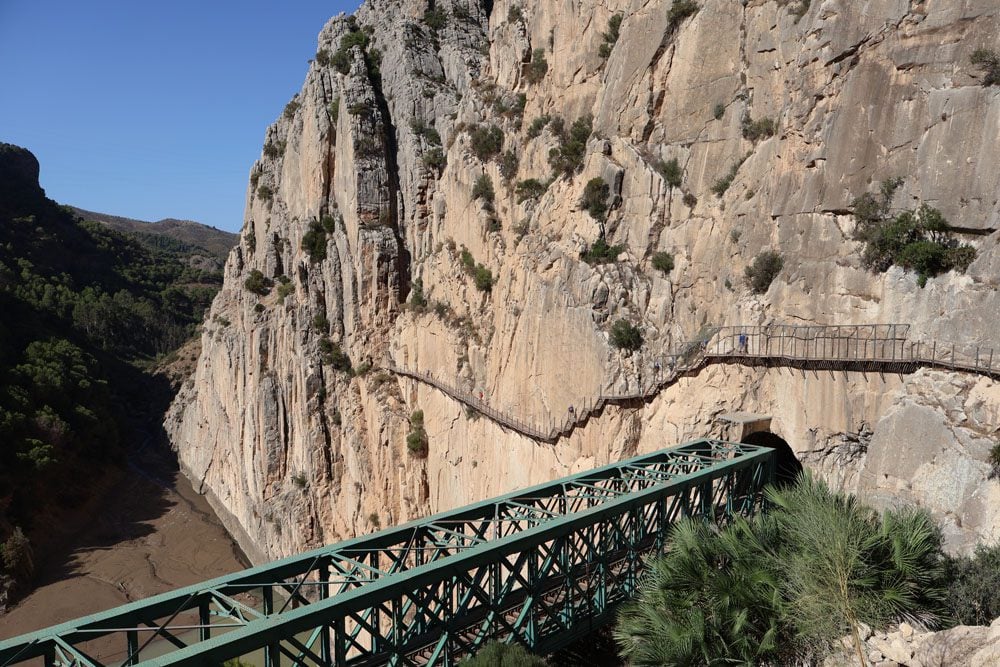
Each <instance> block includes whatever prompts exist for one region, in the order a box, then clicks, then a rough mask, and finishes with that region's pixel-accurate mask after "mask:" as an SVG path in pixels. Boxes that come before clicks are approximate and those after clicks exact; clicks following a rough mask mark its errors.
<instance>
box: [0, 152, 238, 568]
mask: <svg viewBox="0 0 1000 667" xmlns="http://www.w3.org/2000/svg"><path fill="white" fill-rule="evenodd" d="M37 177H38V163H37V161H36V160H35V158H34V156H32V155H31V154H30V153H29V152H28V151H26V150H24V149H21V148H18V147H16V146H11V145H9V144H0V312H3V313H4V317H3V319H2V320H0V541H2V542H3V543H4V545H5V546H4V561H5V562H7V561H10V560H11V558H12V556H11V555H10V554H11V553H13V552H12V551H11V549H12V548H13V546H16V543H17V542H18V539H17V536H18V535H19V534H20V533H16V532H15V531H14V527H15V526H23V527H24V532H25V533H27V534H28V535H30V534H31V532H32V527H33V521H34V519H35V517H36V516H38V515H39V514H40V513H43V512H49V511H53V510H58V508H59V507H73V506H77V505H79V504H80V502H81V501H82V500H84V499H85V498H86V497H87V496H88V494H89V493H92V491H93V487H94V479H95V477H97V476H99V475H100V474H102V473H103V472H106V471H107V470H110V469H113V468H114V467H115V466H116V464H118V463H120V462H121V461H122V456H123V452H124V443H125V442H126V441H128V440H132V439H135V436H134V435H133V434H132V433H131V429H132V422H130V421H129V419H128V417H130V416H131V417H136V416H137V415H138V414H139V413H142V412H143V411H144V410H145V409H148V408H149V405H150V404H152V403H153V402H154V398H153V396H152V394H153V393H154V392H153V391H152V390H151V389H150V390H149V394H148V395H147V394H144V386H147V385H148V386H150V387H151V386H153V384H154V383H153V382H152V381H151V380H150V378H149V375H147V374H146V373H145V372H144V369H146V368H149V367H150V366H152V364H153V363H154V362H155V361H156V360H157V359H158V358H160V357H162V356H163V355H165V354H167V353H169V352H171V351H173V350H174V349H176V348H177V347H179V346H180V344H181V343H183V342H184V341H185V340H187V339H188V338H189V337H190V336H191V335H192V334H193V333H194V331H195V328H196V327H197V326H198V324H199V323H200V322H201V320H202V316H203V313H204V311H205V309H206V307H207V306H208V305H209V303H210V302H211V299H212V298H213V297H214V295H215V293H216V292H217V291H218V289H219V287H220V285H221V283H222V276H221V274H219V273H212V272H206V271H201V270H198V269H195V268H192V267H191V266H190V265H189V264H188V263H187V258H188V256H189V253H190V250H191V248H190V246H187V245H186V244H183V243H180V242H176V241H171V240H168V239H163V238H158V239H156V240H155V242H148V239H140V238H137V237H135V236H133V235H130V234H123V233H119V232H116V231H112V230H111V229H109V228H108V227H107V226H105V225H103V224H100V223H96V222H84V221H82V220H80V219H79V218H77V217H76V216H75V215H73V214H72V213H71V212H70V211H69V210H68V209H66V208H64V207H60V206H59V205H57V204H56V203H55V202H52V201H51V200H49V199H47V198H46V197H45V195H44V192H42V190H41V189H40V188H39V187H38V181H37ZM143 241H146V243H144V242H143ZM199 252H200V254H201V255H205V254H207V253H206V251H205V250H203V249H200V251H199ZM10 540H14V542H10ZM8 545H13V546H8ZM16 551H17V552H18V553H24V552H26V553H29V554H30V549H27V550H26V549H22V548H18V549H17V550H16ZM2 569H7V570H11V569H12V568H11V567H10V566H6V565H5V566H4V568H2Z"/></svg>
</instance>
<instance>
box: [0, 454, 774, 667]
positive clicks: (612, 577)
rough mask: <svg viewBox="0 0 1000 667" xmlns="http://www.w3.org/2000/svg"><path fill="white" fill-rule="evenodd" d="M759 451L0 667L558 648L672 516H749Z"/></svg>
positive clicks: (600, 483) (369, 557)
mask: <svg viewBox="0 0 1000 667" xmlns="http://www.w3.org/2000/svg"><path fill="white" fill-rule="evenodd" d="M773 476H774V461H773V455H772V450H770V449H767V448H761V447H756V446H753V445H745V444H739V443H729V442H722V441H718V440H699V441H695V442H691V443H687V444H685V445H682V446H680V447H676V448H673V449H665V450H662V451H659V452H655V453H653V454H647V455H644V456H639V457H635V458H632V459H628V460H626V461H622V462H620V463H617V464H613V465H608V466H605V467H603V468H597V469H595V470H592V471H589V472H585V473H579V474H577V475H573V476H570V477H565V478H563V479H559V480H556V481H554V482H550V483H547V484H542V485H539V486H535V487H532V488H529V489H524V490H521V491H518V492H515V493H511V494H508V495H505V496H501V497H499V498H494V499H491V500H487V501H484V502H480V503H477V504H474V505H469V506H467V507H463V508H460V509H456V510H452V511H450V512H445V513H442V514H438V515H435V516H432V517H430V518H428V519H424V520H421V521H416V522H412V523H409V524H405V525H403V526H399V527H396V528H391V529H388V530H384V531H381V532H379V533H375V534H373V535H367V536H364V537H360V538H356V539H353V540H349V541H346V542H341V543H339V544H335V545H332V546H329V547H325V548H322V549H318V550H315V551H312V552H308V553H305V554H302V555H300V556H295V557H292V558H288V559H285V560H281V561H277V562H274V563H270V564H267V565H264V566H260V567H256V568H252V569H250V570H246V571H243V572H239V573H236V574H233V575H229V576H226V577H221V578H218V579H214V580H212V581H208V582H205V583H202V584H198V585H195V586H191V587H188V588H184V589H180V590H177V591H174V592H171V593H167V594H164V595H159V596H156V597H153V598H149V599H148V600H143V601H140V602H136V603H133V604H130V605H126V606H124V607H120V608H118V609H113V610H111V611H108V612H103V613H100V614H96V615H94V616H90V617H87V618H83V619H79V620H76V621H71V622H69V623H64V624H62V625H58V626H55V627H52V628H48V629H46V630H41V631H39V632H36V633H33V634H30V635H25V636H22V637H17V638H14V639H11V640H8V641H5V642H0V667H6V666H7V665H12V664H18V663H23V662H26V661H38V662H44V663H45V664H46V665H62V666H66V665H80V666H85V665H95V666H97V665H111V664H115V665H134V664H149V665H182V664H192V665H193V664H198V665H218V664H221V663H222V662H224V661H225V660H228V659H231V658H236V657H241V656H249V658H250V661H251V662H252V663H253V664H263V665H265V667H272V666H277V665H280V664H288V665H293V664H294V665H338V666H339V665H344V666H361V665H364V666H367V665H385V664H388V665H454V664H456V663H457V661H458V660H459V659H461V658H462V657H463V656H466V655H468V654H470V653H473V652H475V651H476V650H477V649H478V648H479V647H481V646H482V645H483V644H485V643H486V642H488V641H492V640H504V641H517V642H520V643H523V644H525V645H527V646H528V647H529V648H531V649H533V650H535V651H538V652H542V653H544V652H549V651H554V650H557V649H559V648H561V647H563V646H565V645H567V644H569V643H570V642H572V641H574V640H575V639H577V638H579V637H580V636H582V635H583V634H585V633H588V632H590V631H592V630H593V629H594V628H595V627H597V626H599V625H601V624H603V623H604V622H606V621H607V620H608V619H609V618H610V616H611V614H613V612H614V610H615V608H616V607H617V605H618V604H620V603H621V602H622V601H624V600H627V599H629V598H631V597H633V596H634V594H635V593H636V591H637V588H638V585H639V578H640V574H641V572H642V569H643V565H644V560H645V558H646V557H647V556H648V555H650V554H654V553H658V552H662V551H663V550H664V549H665V547H666V546H667V544H668V541H669V534H670V528H671V526H672V525H673V524H674V522H675V521H677V520H678V519H679V518H681V517H685V516H697V517H704V518H706V519H709V520H714V521H719V522H725V521H728V520H729V519H730V518H732V517H734V516H736V515H749V514H752V513H754V512H756V511H758V510H759V509H760V507H761V503H762V489H763V487H764V486H765V485H766V484H767V483H768V482H769V481H771V480H772V479H773Z"/></svg>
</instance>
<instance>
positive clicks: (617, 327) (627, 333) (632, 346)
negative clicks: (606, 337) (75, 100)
mask: <svg viewBox="0 0 1000 667" xmlns="http://www.w3.org/2000/svg"><path fill="white" fill-rule="evenodd" d="M642 343H643V339H642V332H641V331H639V328H638V327H636V326H635V325H633V324H632V323H631V322H629V321H628V320H618V321H617V322H615V323H614V324H612V325H611V344H612V345H614V346H615V347H617V348H618V349H619V350H628V351H629V352H635V351H636V350H638V349H639V348H640V347H642Z"/></svg>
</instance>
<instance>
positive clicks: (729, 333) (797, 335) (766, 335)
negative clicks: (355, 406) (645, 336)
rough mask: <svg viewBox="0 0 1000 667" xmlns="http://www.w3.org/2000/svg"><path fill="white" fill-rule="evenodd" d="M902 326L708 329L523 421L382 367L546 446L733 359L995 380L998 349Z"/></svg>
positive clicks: (415, 375)
mask: <svg viewBox="0 0 1000 667" xmlns="http://www.w3.org/2000/svg"><path fill="white" fill-rule="evenodd" d="M909 332H910V326H909V325H908V324H870V325H850V326H837V325H833V326H797V325H784V324H775V325H767V326H730V327H722V328H720V329H712V330H710V331H708V332H706V333H705V334H704V335H703V336H702V337H701V338H699V339H698V340H694V341H690V342H688V343H686V344H684V345H683V346H681V348H680V350H679V351H677V352H674V353H669V354H666V355H664V357H663V358H662V359H661V360H659V361H658V362H657V363H658V364H659V368H658V370H657V372H656V375H657V377H655V378H653V379H652V380H651V381H650V382H648V383H646V384H645V385H644V386H643V387H642V388H641V389H639V390H638V391H636V392H633V393H628V394H602V395H599V396H597V397H596V398H592V399H587V400H585V401H584V402H583V403H582V404H580V405H579V406H574V411H573V412H572V413H568V414H567V415H566V416H565V417H564V418H563V419H561V420H559V419H556V418H552V417H550V418H549V419H548V420H546V423H543V424H531V423H527V422H525V421H522V420H521V419H519V418H517V417H516V416H514V415H512V414H510V413H507V412H504V411H501V410H498V409H496V408H494V407H492V406H490V405H489V404H488V403H486V402H485V401H483V400H482V399H480V398H478V397H476V396H475V395H473V394H472V393H470V392H468V391H465V390H463V389H460V388H458V387H457V386H456V385H455V384H451V383H449V382H447V381H445V380H444V379H442V378H438V377H435V376H434V375H433V373H425V372H421V371H418V370H414V369H407V368H401V367H398V366H395V365H393V364H391V363H390V364H389V365H388V366H387V369H388V370H389V371H391V372H393V373H395V374H396V375H399V376H402V377H408V378H411V379H413V380H417V381H419V382H423V383H424V384H427V385H430V386H433V387H435V388H436V389H438V390H439V391H441V392H442V393H444V394H446V395H447V396H449V397H451V398H452V399H454V400H456V401H458V402H459V403H462V404H464V405H465V406H466V407H468V408H470V409H472V410H475V411H476V412H478V413H480V414H482V415H484V416H486V417H487V418H489V419H491V420H493V421H494V422H496V423H497V424H499V425H501V426H502V427H504V428H506V429H508V430H511V431H514V432H516V433H520V434H521V435H524V436H527V437H529V438H532V439H533V440H538V441H541V442H549V443H554V442H556V441H558V440H559V439H560V438H562V437H566V436H568V435H569V434H571V433H572V432H573V430H574V429H576V428H578V427H580V426H582V425H584V424H585V423H586V422H587V421H588V420H589V419H590V418H591V417H593V416H595V415H597V414H599V413H600V412H601V411H602V410H603V409H604V407H605V406H606V405H634V404H636V403H640V402H644V401H648V400H650V399H652V398H653V397H655V396H656V395H657V394H659V393H660V392H661V391H663V389H665V388H666V387H668V386H670V385H672V384H674V383H675V382H677V380H678V379H679V378H681V377H684V376H688V375H694V374H697V373H698V372H699V371H700V370H701V369H702V368H704V367H705V366H708V365H709V364H736V365H741V366H754V367H767V368H777V367H786V368H799V369H803V370H830V371H845V372H861V373H890V374H900V375H905V374H909V373H914V372H916V371H917V370H919V369H920V368H937V369H944V370H951V371H958V372H963V373H975V374H977V375H983V376H986V377H989V378H992V379H995V380H997V379H1000V354H998V355H997V356H996V358H995V359H994V354H993V350H992V349H987V348H983V347H975V348H967V349H963V348H960V347H958V346H956V345H954V344H951V343H949V344H938V343H937V342H935V341H931V342H924V341H914V340H910V339H909Z"/></svg>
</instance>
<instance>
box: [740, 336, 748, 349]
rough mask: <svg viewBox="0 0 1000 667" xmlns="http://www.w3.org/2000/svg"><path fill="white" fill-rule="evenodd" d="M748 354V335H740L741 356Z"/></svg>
mask: <svg viewBox="0 0 1000 667" xmlns="http://www.w3.org/2000/svg"><path fill="white" fill-rule="evenodd" d="M746 353H747V335H746V334H745V333H741V334H740V354H746Z"/></svg>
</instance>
